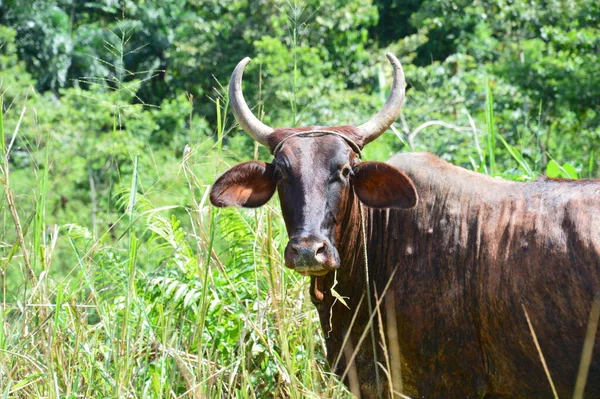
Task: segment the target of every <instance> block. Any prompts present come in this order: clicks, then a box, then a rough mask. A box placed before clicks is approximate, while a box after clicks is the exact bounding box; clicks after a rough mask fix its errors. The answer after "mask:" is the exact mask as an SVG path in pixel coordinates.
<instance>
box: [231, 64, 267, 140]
mask: <svg viewBox="0 0 600 399" xmlns="http://www.w3.org/2000/svg"><path fill="white" fill-rule="evenodd" d="M249 63H250V58H249V57H246V58H244V59H243V60H241V61H240V62H239V63H238V64H237V66H236V67H235V69H234V70H233V73H232V74H231V81H230V82H229V101H230V103H231V110H232V111H233V115H234V116H235V119H236V120H237V122H238V123H239V124H240V126H241V127H242V129H244V131H245V132H246V133H248V134H249V135H250V136H251V137H252V138H253V139H254V140H256V141H258V142H259V143H260V144H262V145H265V146H268V142H267V138H268V137H269V135H270V134H271V133H273V128H271V127H269V126H267V125H265V124H264V123H262V122H261V121H260V120H258V118H257V117H256V116H254V114H253V113H252V111H250V108H249V107H248V104H246V100H244V95H243V94H242V75H243V74H244V68H246V65H248V64H249Z"/></svg>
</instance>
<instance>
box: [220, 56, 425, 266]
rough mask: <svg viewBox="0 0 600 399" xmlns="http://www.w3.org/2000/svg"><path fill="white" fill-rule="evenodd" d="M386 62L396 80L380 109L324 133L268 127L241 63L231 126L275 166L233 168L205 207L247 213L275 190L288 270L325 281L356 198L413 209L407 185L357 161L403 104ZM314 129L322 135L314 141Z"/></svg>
mask: <svg viewBox="0 0 600 399" xmlns="http://www.w3.org/2000/svg"><path fill="white" fill-rule="evenodd" d="M387 58H388V60H389V61H390V63H391V64H392V66H393V68H394V80H393V83H392V87H391V92H390V96H389V97H388V99H387V101H386V103H385V105H384V106H383V108H382V109H381V110H380V111H379V112H378V113H377V114H376V115H375V116H373V117H372V118H371V119H370V120H368V121H367V122H366V123H363V124H362V125H360V126H356V127H352V126H344V127H338V128H330V129H328V130H329V132H326V133H323V131H322V130H321V129H317V128H304V129H273V128H271V127H269V126H267V125H265V124H264V123H262V122H261V121H260V120H259V119H258V118H256V116H254V115H253V114H252V111H250V108H249V107H248V105H247V104H246V101H245V100H244V96H243V94H242V74H243V71H244V68H245V67H246V65H248V63H249V62H250V59H249V58H245V59H243V60H242V61H240V63H239V64H238V65H237V67H236V68H235V70H234V71H233V74H232V75H231V81H230V83H229V100H230V103H231V109H232V111H233V113H234V115H235V118H236V120H237V121H238V123H239V124H240V126H241V127H242V128H243V129H244V130H245V131H246V133H248V134H249V135H250V136H252V138H254V139H255V140H256V141H258V142H259V143H261V144H263V145H265V146H267V147H269V148H270V149H271V151H272V152H273V153H274V156H275V159H274V160H273V162H272V163H265V162H257V161H254V162H246V163H242V164H239V165H237V166H234V167H233V168H231V169H230V170H229V171H227V172H226V173H225V174H223V175H222V176H221V177H219V179H218V180H217V181H216V182H215V184H214V186H213V187H212V189H211V193H210V200H211V202H212V203H213V204H214V205H215V206H219V207H223V206H243V207H250V208H251V207H257V206H261V205H263V204H264V203H265V202H267V201H268V200H269V198H271V196H272V195H273V194H274V193H275V190H278V191H279V198H280V200H281V209H282V211H283V217H284V219H285V223H286V227H287V231H288V234H289V237H290V241H289V243H288V245H287V247H286V250H285V263H286V265H287V266H288V267H290V268H293V269H296V270H297V271H298V272H300V273H302V274H311V275H323V274H326V273H327V272H329V271H330V270H333V269H336V268H338V267H339V266H340V256H339V253H338V251H337V249H336V242H339V241H340V237H341V235H343V234H344V232H343V231H341V230H342V229H341V223H340V221H341V220H342V219H343V216H344V215H346V213H347V212H348V211H349V208H348V207H349V206H353V205H354V204H355V203H356V202H355V201H354V200H353V198H355V197H354V195H353V193H356V197H358V199H359V200H360V201H362V202H363V203H364V204H365V205H367V206H370V207H375V208H410V207H412V206H414V205H415V203H416V201H417V194H416V191H415V188H414V186H413V184H412V182H411V181H410V179H408V177H406V176H405V175H404V174H403V173H402V172H400V171H399V170H398V169H396V168H394V167H393V166H391V165H388V164H385V163H381V162H359V159H358V157H357V154H356V152H358V151H360V149H362V148H363V147H364V146H365V145H366V144H368V143H370V142H371V141H373V140H375V139H376V138H377V137H379V136H380V135H381V134H382V133H383V132H384V131H385V130H387V129H388V128H389V127H390V125H391V124H392V123H393V122H394V120H395V119H396V118H397V117H398V114H399V112H400V109H401V108H402V103H403V102H404V94H405V93H404V90H405V86H406V83H405V79H404V72H403V71H402V66H401V65H400V62H399V61H398V59H396V57H394V56H393V55H391V54H387ZM315 129H316V130H321V134H314V133H316V132H315V131H314V130H315ZM309 132H310V133H309ZM332 132H334V133H332ZM298 134H301V135H298Z"/></svg>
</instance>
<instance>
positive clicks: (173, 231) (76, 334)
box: [0, 100, 348, 398]
mask: <svg viewBox="0 0 600 399" xmlns="http://www.w3.org/2000/svg"><path fill="white" fill-rule="evenodd" d="M216 106H217V109H218V115H219V118H218V126H217V129H216V130H217V140H216V144H215V146H214V147H213V148H211V149H210V150H209V151H205V152H201V151H202V150H201V148H202V147H203V145H201V144H202V143H192V144H190V146H189V148H188V150H187V151H186V154H185V155H184V158H183V159H182V160H181V162H180V163H179V164H177V163H173V164H170V165H160V167H162V168H164V170H165V177H164V179H165V180H166V179H169V178H170V175H171V174H174V175H175V176H176V179H177V181H178V182H179V183H178V184H179V186H181V187H187V191H182V193H181V194H182V195H183V196H184V200H183V201H182V202H183V203H184V204H186V205H177V204H175V205H166V206H158V205H155V203H154V202H155V201H156V200H155V198H156V196H155V194H154V193H153V192H152V189H148V190H146V189H144V188H143V187H142V186H141V185H140V181H142V180H143V178H144V176H145V173H146V171H145V170H144V169H143V168H141V167H140V165H142V164H145V163H143V162H141V161H142V160H143V159H144V157H147V156H148V154H139V155H136V156H134V157H133V158H132V161H131V162H132V164H133V173H132V175H131V177H130V183H129V188H128V189H127V190H121V191H120V192H119V193H118V195H117V205H118V207H119V209H122V216H121V218H119V220H118V221H117V222H116V223H114V224H113V225H112V226H110V227H109V228H107V229H105V230H104V231H102V230H101V228H100V227H99V233H98V235H95V234H94V232H93V230H89V229H87V228H86V227H84V226H82V225H79V224H77V223H68V224H63V225H51V224H50V222H49V218H48V216H47V214H46V212H45V209H46V206H47V205H46V204H47V200H48V198H49V196H50V195H51V193H50V192H49V189H48V188H49V187H51V186H52V184H55V183H56V181H55V180H53V179H57V178H59V177H57V176H53V175H52V173H51V171H50V170H49V165H51V164H52V149H53V148H56V146H54V145H53V144H52V142H51V139H48V141H47V142H46V147H45V148H44V149H43V150H42V151H43V154H44V158H43V159H44V161H43V162H41V163H40V164H36V163H32V164H31V165H32V166H31V171H30V172H31V173H32V174H34V175H36V176H37V177H36V180H37V181H38V183H39V184H38V185H37V187H35V189H34V191H35V192H34V194H33V195H29V196H15V195H14V194H13V190H14V187H13V185H12V181H11V179H10V176H11V174H10V168H9V166H10V165H9V162H8V159H9V157H10V154H9V151H10V148H9V147H7V148H5V150H4V152H3V153H2V160H3V168H2V176H1V178H2V183H3V186H4V192H5V195H4V197H5V198H4V201H5V203H8V204H12V205H11V206H5V207H3V208H2V218H3V219H2V220H4V222H5V224H4V226H3V228H4V238H3V240H2V241H3V247H2V256H3V257H2V269H1V271H2V276H1V278H2V280H1V283H2V308H1V310H0V395H2V397H5V398H17V397H18V398H39V397H51V398H63V397H73V398H74V397H240V398H254V397H268V396H276V397H297V398H304V397H315V398H317V397H344V396H348V393H347V391H346V390H345V388H344V387H343V386H342V385H341V384H340V383H339V382H338V381H337V379H336V378H333V377H332V376H330V375H329V373H328V372H327V371H326V369H327V368H326V366H325V360H324V347H323V341H322V338H321V337H320V327H319V323H318V317H317V314H316V311H315V310H314V309H313V306H312V304H311V303H310V301H309V298H308V295H306V289H307V281H306V280H305V279H304V278H302V277H300V276H297V275H295V274H293V273H292V272H290V271H288V270H286V269H285V268H284V267H283V265H282V255H281V250H282V248H283V246H284V244H285V230H284V226H283V223H282V221H281V216H280V214H279V211H278V209H277V208H276V207H274V206H267V207H264V208H263V209H260V210H256V211H253V212H248V211H239V210H231V209H227V210H220V211H216V210H215V209H212V208H211V207H210V206H209V205H208V203H207V199H206V198H207V192H208V189H209V184H210V183H211V182H212V181H214V177H215V176H216V174H218V173H221V172H222V171H223V169H224V168H226V167H228V165H227V159H226V158H224V156H223V147H222V138H223V136H224V135H226V134H228V132H229V131H228V129H227V127H226V124H225V123H224V118H223V115H224V114H225V112H226V108H227V103H226V102H225V103H223V102H222V101H220V100H219V101H217V102H216ZM0 131H3V124H2V119H0ZM18 133H19V132H18V131H15V134H18ZM138 160H139V161H138ZM146 161H147V159H146ZM158 167H159V166H158V165H157V168H158ZM124 185H125V184H124ZM30 212H33V214H34V215H35V216H34V217H33V220H32V221H27V223H23V220H24V219H28V218H27V216H28V215H29V213H30ZM24 215H25V216H24ZM69 259H74V260H75V261H74V262H73V263H68V264H64V263H62V262H65V261H68V260H69ZM52 260H54V261H55V262H61V264H60V265H59V266H60V267H59V269H60V270H54V269H52V267H51V265H52ZM7 270H11V271H12V272H15V271H18V273H19V274H20V275H21V277H20V278H15V277H14V273H13V276H12V277H11V278H9V277H8V275H7ZM19 281H20V283H17V284H19V285H18V286H15V285H14V284H15V283H16V282H19Z"/></svg>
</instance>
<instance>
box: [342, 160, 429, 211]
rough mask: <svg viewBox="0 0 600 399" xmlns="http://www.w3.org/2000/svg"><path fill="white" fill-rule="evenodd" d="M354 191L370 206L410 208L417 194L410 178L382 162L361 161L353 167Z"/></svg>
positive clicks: (415, 200) (415, 202) (416, 199)
mask: <svg viewBox="0 0 600 399" xmlns="http://www.w3.org/2000/svg"><path fill="white" fill-rule="evenodd" d="M353 184H354V191H355V192H356V195H357V196H358V199H359V200H360V201H361V202H362V203H363V204H365V205H366V206H368V207H371V208H405V209H407V208H412V207H414V206H415V205H417V202H418V198H419V197H418V195H417V190H416V189H415V185H414V184H413V182H412V180H410V178H409V177H408V176H406V175H405V174H404V173H402V172H400V170H399V169H398V168H396V167H394V166H392V165H389V164H387V163H384V162H362V163H360V164H358V165H357V166H355V167H354V177H353Z"/></svg>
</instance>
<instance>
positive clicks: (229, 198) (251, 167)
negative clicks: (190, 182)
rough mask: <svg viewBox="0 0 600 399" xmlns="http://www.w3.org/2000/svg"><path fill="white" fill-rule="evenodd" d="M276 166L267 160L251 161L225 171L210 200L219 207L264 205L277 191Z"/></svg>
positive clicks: (212, 189)
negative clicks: (266, 161)
mask: <svg viewBox="0 0 600 399" xmlns="http://www.w3.org/2000/svg"><path fill="white" fill-rule="evenodd" d="M276 188H277V179H275V168H274V167H273V165H271V164H269V163H265V162H258V161H250V162H244V163H241V164H239V165H236V166H234V167H233V168H231V169H229V170H228V171H227V172H225V173H223V174H222V175H221V176H220V177H219V178H218V179H217V181H216V182H215V184H214V185H213V186H212V188H211V190H210V202H211V203H212V204H213V205H214V206H217V207H219V208H222V207H226V206H243V207H245V208H256V207H259V206H261V205H264V204H265V203H266V202H267V201H268V200H269V199H270V198H271V197H272V196H273V193H274V192H275V189H276Z"/></svg>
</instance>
